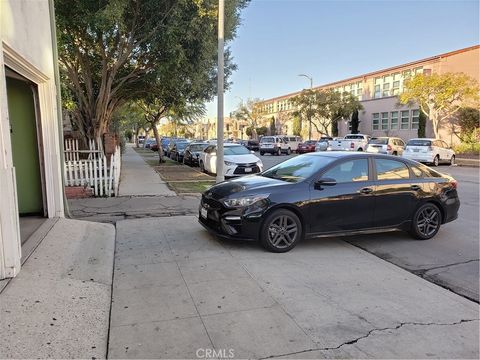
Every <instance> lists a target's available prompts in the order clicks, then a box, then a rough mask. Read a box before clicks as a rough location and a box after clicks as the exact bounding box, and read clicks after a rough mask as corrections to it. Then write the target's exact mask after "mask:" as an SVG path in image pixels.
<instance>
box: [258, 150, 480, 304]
mask: <svg viewBox="0 0 480 360" xmlns="http://www.w3.org/2000/svg"><path fill="white" fill-rule="evenodd" d="M256 155H257V156H258V157H260V158H261V159H262V162H263V164H264V167H265V169H268V168H270V167H272V166H274V165H276V164H278V163H280V162H282V161H284V160H286V159H288V158H290V157H293V156H296V155H290V156H286V155H282V156H271V155H264V156H260V155H259V154H258V153H257V154H256ZM436 170H438V171H440V172H443V173H447V174H450V175H452V176H453V177H454V178H455V179H456V180H457V181H458V193H459V196H460V201H461V206H460V211H459V216H458V219H457V220H455V221H453V222H451V223H448V224H445V225H444V226H443V227H442V228H441V229H440V232H439V233H438V234H437V235H436V236H435V237H434V238H433V239H430V240H427V241H418V240H414V239H412V238H411V237H410V236H409V234H407V233H403V232H393V233H385V234H371V235H357V236H349V237H344V238H343V240H345V241H347V242H349V243H351V244H353V245H355V246H358V247H360V248H362V249H364V250H366V251H368V252H370V253H372V254H375V255H376V256H378V257H380V258H382V259H384V260H387V261H389V262H391V263H393V264H396V265H398V266H400V267H402V268H404V269H406V270H408V271H410V272H412V273H414V274H417V275H418V276H421V277H423V278H425V279H427V280H429V281H431V282H434V283H435V284H438V285H441V286H443V287H445V288H447V289H449V290H451V291H453V292H455V293H457V294H459V295H462V296H465V297H467V298H468V299H471V300H474V301H476V302H478V301H479V284H478V278H479V232H480V231H479V222H478V220H479V169H478V168H469V167H460V166H439V167H438V168H436ZM318 241H322V240H321V239H319V240H318Z"/></svg>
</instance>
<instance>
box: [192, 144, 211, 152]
mask: <svg viewBox="0 0 480 360" xmlns="http://www.w3.org/2000/svg"><path fill="white" fill-rule="evenodd" d="M207 146H208V144H195V145H190V151H203V150H204V149H205V148H206V147H207Z"/></svg>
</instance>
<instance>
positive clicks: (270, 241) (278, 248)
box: [260, 209, 302, 253]
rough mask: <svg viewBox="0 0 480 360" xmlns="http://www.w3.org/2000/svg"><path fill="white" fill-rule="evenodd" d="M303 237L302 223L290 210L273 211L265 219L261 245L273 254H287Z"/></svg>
mask: <svg viewBox="0 0 480 360" xmlns="http://www.w3.org/2000/svg"><path fill="white" fill-rule="evenodd" d="M301 237H302V223H301V221H300V219H299V218H298V216H297V215H295V214H294V213H293V212H291V211H290V210H286V209H279V210H275V211H273V212H272V213H271V214H270V215H268V216H267V218H266V219H265V221H264V223H263V226H262V230H261V233H260V244H261V245H262V246H263V247H264V248H265V249H267V250H268V251H271V252H276V253H282V252H287V251H289V250H291V249H293V248H294V247H295V245H297V243H298V241H300V239H301Z"/></svg>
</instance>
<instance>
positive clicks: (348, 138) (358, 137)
mask: <svg viewBox="0 0 480 360" xmlns="http://www.w3.org/2000/svg"><path fill="white" fill-rule="evenodd" d="M350 139H359V140H361V139H363V136H362V135H347V136H345V140H350Z"/></svg>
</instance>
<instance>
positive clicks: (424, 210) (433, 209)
mask: <svg viewBox="0 0 480 360" xmlns="http://www.w3.org/2000/svg"><path fill="white" fill-rule="evenodd" d="M441 223H442V213H441V212H440V209H439V208H438V206H436V205H435V204H432V203H427V204H424V205H422V206H420V207H419V208H418V209H417V211H416V212H415V214H414V215H413V219H412V226H411V229H410V233H411V234H412V236H413V237H414V238H415V239H418V240H428V239H431V238H432V237H434V236H435V235H436V234H437V232H438V230H440V224H441Z"/></svg>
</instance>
